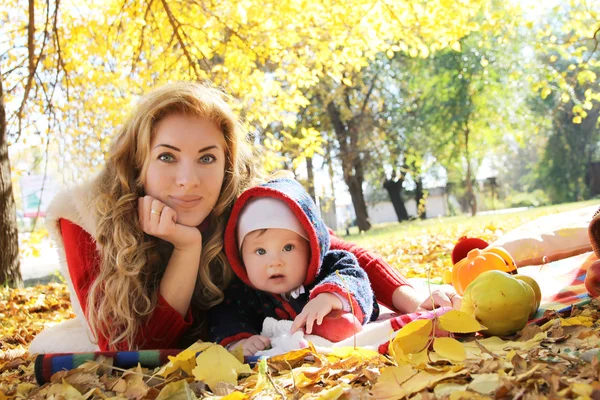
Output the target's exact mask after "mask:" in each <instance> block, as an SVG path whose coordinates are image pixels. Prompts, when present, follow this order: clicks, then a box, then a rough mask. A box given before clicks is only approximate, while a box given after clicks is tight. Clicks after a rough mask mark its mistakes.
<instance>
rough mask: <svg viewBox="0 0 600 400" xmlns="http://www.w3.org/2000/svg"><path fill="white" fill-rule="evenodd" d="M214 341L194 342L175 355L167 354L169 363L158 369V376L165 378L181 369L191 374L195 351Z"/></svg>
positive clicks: (194, 364) (210, 344)
mask: <svg viewBox="0 0 600 400" xmlns="http://www.w3.org/2000/svg"><path fill="white" fill-rule="evenodd" d="M214 345H215V344H214V343H210V342H201V343H199V342H196V343H194V344H192V345H191V346H190V347H188V348H187V349H185V350H183V351H182V352H181V353H179V354H177V355H176V356H175V357H173V356H169V363H168V364H167V365H165V366H164V367H162V368H161V369H160V371H158V374H157V375H158V376H162V377H163V378H166V377H167V376H169V375H171V374H172V373H173V372H175V371H177V370H179V369H181V370H183V371H184V372H185V373H186V374H188V375H190V376H191V375H192V369H194V367H195V366H196V353H198V352H201V351H203V350H206V349H207V348H209V347H210V346H214Z"/></svg>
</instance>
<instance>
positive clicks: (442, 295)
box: [417, 290, 462, 311]
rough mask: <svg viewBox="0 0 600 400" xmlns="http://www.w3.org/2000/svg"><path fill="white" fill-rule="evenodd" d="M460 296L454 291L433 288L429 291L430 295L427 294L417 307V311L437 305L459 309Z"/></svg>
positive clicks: (430, 308) (437, 306)
mask: <svg viewBox="0 0 600 400" xmlns="http://www.w3.org/2000/svg"><path fill="white" fill-rule="evenodd" d="M461 303H462V297H460V296H459V295H458V293H456V292H451V291H444V290H434V291H432V292H431V297H429V296H427V298H426V299H425V300H423V302H422V303H421V304H420V305H419V307H417V311H421V310H433V309H434V308H439V307H452V308H455V309H457V310H460V305H461Z"/></svg>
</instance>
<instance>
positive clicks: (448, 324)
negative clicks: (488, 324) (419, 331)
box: [438, 310, 486, 333]
mask: <svg viewBox="0 0 600 400" xmlns="http://www.w3.org/2000/svg"><path fill="white" fill-rule="evenodd" d="M438 320H439V321H440V326H441V327H442V328H443V329H445V330H447V331H448V332H452V333H472V332H479V331H480V330H482V329H486V328H484V327H482V326H481V324H480V323H479V321H477V320H476V319H475V317H473V316H472V315H469V314H467V313H465V312H462V311H458V310H450V311H448V312H447V313H445V314H444V315H442V316H441V317H439V319H438Z"/></svg>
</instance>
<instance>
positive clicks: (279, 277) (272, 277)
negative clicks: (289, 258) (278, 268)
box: [269, 274, 285, 279]
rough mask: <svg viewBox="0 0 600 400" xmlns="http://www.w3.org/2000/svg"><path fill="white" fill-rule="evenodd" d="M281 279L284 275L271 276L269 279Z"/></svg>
mask: <svg viewBox="0 0 600 400" xmlns="http://www.w3.org/2000/svg"><path fill="white" fill-rule="evenodd" d="M282 278H285V275H282V274H276V275H271V277H270V278H269V279H282Z"/></svg>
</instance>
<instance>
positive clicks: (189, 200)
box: [169, 196, 202, 208]
mask: <svg viewBox="0 0 600 400" xmlns="http://www.w3.org/2000/svg"><path fill="white" fill-rule="evenodd" d="M169 197H170V199H171V202H172V203H173V205H175V206H176V207H177V208H194V207H196V206H197V205H198V204H200V202H201V201H202V197H197V196H169Z"/></svg>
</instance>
